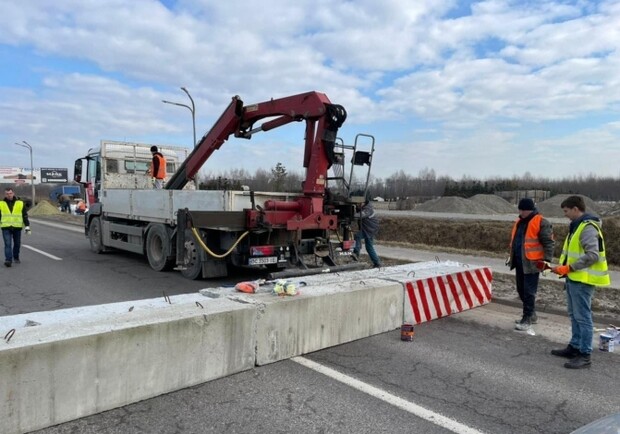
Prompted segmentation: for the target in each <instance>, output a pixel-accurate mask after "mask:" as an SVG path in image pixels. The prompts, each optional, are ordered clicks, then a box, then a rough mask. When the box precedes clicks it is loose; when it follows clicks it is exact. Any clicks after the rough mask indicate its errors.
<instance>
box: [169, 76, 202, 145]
mask: <svg viewBox="0 0 620 434" xmlns="http://www.w3.org/2000/svg"><path fill="white" fill-rule="evenodd" d="M181 90H182V91H183V92H185V93H186V94H187V96H188V97H189V100H190V101H191V102H192V106H191V107H190V106H188V105H187V104H181V103H178V102H172V101H166V100H165V99H162V100H161V102H163V103H164V104H172V105H178V106H179V107H185V108H186V109H188V110H189V111H190V112H191V113H192V127H193V130H194V146H196V107H195V106H194V99H193V98H192V96H191V95H190V94H189V92H188V91H187V89H186V88H185V87H182V88H181Z"/></svg>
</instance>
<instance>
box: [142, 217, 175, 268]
mask: <svg viewBox="0 0 620 434" xmlns="http://www.w3.org/2000/svg"><path fill="white" fill-rule="evenodd" d="M171 247H172V246H171V240H170V236H169V235H168V231H167V230H166V228H165V226H164V225H162V224H156V225H153V226H151V228H150V229H149V231H148V233H147V235H146V257H147V258H148V260H149V264H150V265H151V268H152V269H153V270H155V271H167V270H170V269H171V268H172V266H173V265H174V258H171V250H172V248H171Z"/></svg>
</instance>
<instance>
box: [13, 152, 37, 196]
mask: <svg viewBox="0 0 620 434" xmlns="http://www.w3.org/2000/svg"><path fill="white" fill-rule="evenodd" d="M22 143H23V144H22ZM22 143H17V142H15V144H16V145H17V146H21V147H22V148H28V150H29V151H30V184H31V185H32V205H31V206H34V205H35V201H34V199H35V197H34V164H33V160H32V146H30V143H28V142H27V141H25V140H22Z"/></svg>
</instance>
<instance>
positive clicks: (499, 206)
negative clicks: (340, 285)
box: [469, 194, 517, 214]
mask: <svg viewBox="0 0 620 434" xmlns="http://www.w3.org/2000/svg"><path fill="white" fill-rule="evenodd" d="M469 200H473V201H474V202H478V203H481V204H482V205H484V206H486V207H488V208H491V209H492V210H493V211H495V212H496V213H497V214H516V213H517V207H516V206H514V205H512V204H511V203H510V202H508V201H507V200H506V199H503V198H501V197H499V196H497V195H495V194H477V195H475V196H473V197H470V198H469Z"/></svg>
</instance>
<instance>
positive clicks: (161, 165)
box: [150, 146, 166, 189]
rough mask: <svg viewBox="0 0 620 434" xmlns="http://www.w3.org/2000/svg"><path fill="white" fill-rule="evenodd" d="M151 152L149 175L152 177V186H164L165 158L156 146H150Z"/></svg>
mask: <svg viewBox="0 0 620 434" xmlns="http://www.w3.org/2000/svg"><path fill="white" fill-rule="evenodd" d="M151 154H153V161H152V163H151V168H150V175H151V176H152V177H153V179H154V181H155V182H154V183H153V188H156V189H161V188H164V179H165V178H166V158H165V157H164V156H163V154H162V153H161V152H159V150H158V149H157V146H151Z"/></svg>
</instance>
